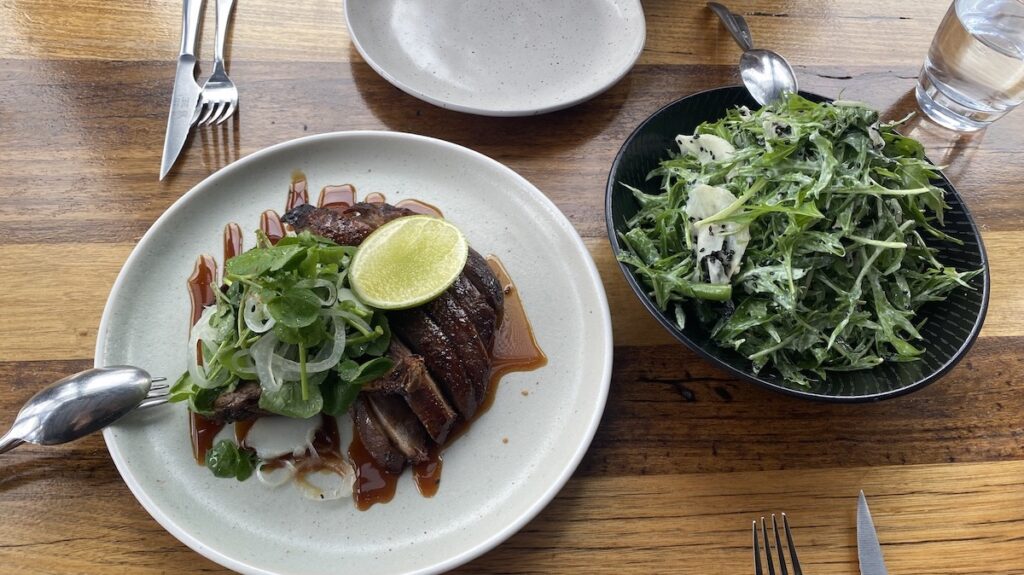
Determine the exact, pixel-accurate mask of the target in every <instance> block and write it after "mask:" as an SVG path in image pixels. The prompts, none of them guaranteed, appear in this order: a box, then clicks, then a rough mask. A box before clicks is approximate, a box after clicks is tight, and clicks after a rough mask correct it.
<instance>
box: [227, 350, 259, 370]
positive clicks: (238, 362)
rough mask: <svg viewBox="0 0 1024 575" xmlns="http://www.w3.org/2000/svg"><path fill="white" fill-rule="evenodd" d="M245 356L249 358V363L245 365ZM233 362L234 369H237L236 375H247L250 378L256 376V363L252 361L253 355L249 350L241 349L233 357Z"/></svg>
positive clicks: (246, 362)
mask: <svg viewBox="0 0 1024 575" xmlns="http://www.w3.org/2000/svg"><path fill="white" fill-rule="evenodd" d="M243 356H245V357H246V358H248V359H249V361H245V362H244V363H243V361H244V358H243ZM231 362H232V363H233V364H234V365H233V367H234V368H235V373H238V374H239V375H247V376H250V377H255V376H256V363H255V361H254V360H253V359H252V355H251V354H250V353H249V350H247V349H240V350H238V351H236V352H235V353H234V354H232V356H231Z"/></svg>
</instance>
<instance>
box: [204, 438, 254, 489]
mask: <svg viewBox="0 0 1024 575" xmlns="http://www.w3.org/2000/svg"><path fill="white" fill-rule="evenodd" d="M258 464H259V458H258V457H256V453H255V452H254V451H252V450H249V449H239V447H238V446H237V445H235V443H234V442H233V441H230V440H227V439H222V440H220V441H218V442H217V444H216V445H214V446H213V447H212V448H210V449H209V450H208V451H207V452H206V467H207V468H209V469H210V471H211V472H213V475H214V476H216V477H222V478H228V477H234V478H235V479H237V480H238V481H245V480H246V479H249V477H250V476H252V472H253V471H254V470H255V469H256V465H258Z"/></svg>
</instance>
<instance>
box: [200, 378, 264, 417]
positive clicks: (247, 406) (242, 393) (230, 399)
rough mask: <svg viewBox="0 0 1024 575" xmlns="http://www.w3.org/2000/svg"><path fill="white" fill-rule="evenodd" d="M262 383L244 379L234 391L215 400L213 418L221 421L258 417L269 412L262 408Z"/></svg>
mask: <svg viewBox="0 0 1024 575" xmlns="http://www.w3.org/2000/svg"><path fill="white" fill-rule="evenodd" d="M261 393H263V390H262V388H260V384H259V383H257V382H255V381H243V382H241V383H240V384H239V385H238V387H236V388H235V389H234V391H228V392H225V393H222V394H220V395H218V396H217V399H215V400H213V416H212V419H214V420H216V421H219V422H221V423H231V422H233V421H243V420H246V419H256V418H257V417H260V416H263V415H269V413H268V412H266V411H264V410H262V409H260V394H261Z"/></svg>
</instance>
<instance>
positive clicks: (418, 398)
mask: <svg viewBox="0 0 1024 575" xmlns="http://www.w3.org/2000/svg"><path fill="white" fill-rule="evenodd" d="M388 355H389V356H390V357H391V359H392V360H393V361H394V362H395V367H394V369H392V370H391V371H390V372H389V373H388V374H387V375H385V376H384V377H382V378H380V379H378V380H376V381H373V382H370V383H368V384H366V386H364V387H363V389H364V390H365V391H368V392H380V393H393V394H397V395H400V396H402V397H403V398H405V402H406V403H407V404H408V405H409V408H410V409H411V410H412V412H413V413H414V414H416V417H417V418H418V419H419V420H420V423H422V424H423V427H424V428H425V429H426V430H427V434H428V435H430V438H431V439H433V440H434V441H435V442H436V443H438V444H444V442H445V440H447V439H448V433H449V432H450V431H451V429H452V426H453V425H454V424H455V420H456V419H457V418H458V414H456V413H455V410H454V409H452V407H451V406H450V405H448V401H447V400H446V399H445V398H444V394H443V393H442V392H441V389H440V388H438V386H437V382H435V381H434V378H433V377H431V376H430V372H429V371H427V366H426V364H424V363H423V358H422V357H421V356H418V355H414V354H413V353H412V352H411V351H409V348H407V347H405V344H403V343H402V342H401V341H399V340H398V338H393V339H392V340H391V347H390V348H389V349H388Z"/></svg>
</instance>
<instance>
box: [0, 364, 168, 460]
mask: <svg viewBox="0 0 1024 575" xmlns="http://www.w3.org/2000/svg"><path fill="white" fill-rule="evenodd" d="M161 381H164V378H162V377H158V378H152V377H150V375H149V373H147V372H146V371H145V370H142V369H139V368H137V367H131V366H127V365H119V366H114V367H100V368H95V369H87V370H85V371H83V372H80V373H76V374H74V375H70V376H68V377H65V378H64V379H62V380H60V381H58V382H56V383H54V384H52V385H50V386H49V387H46V388H44V389H42V390H40V391H39V393H37V394H35V395H33V396H32V399H29V400H28V403H26V404H25V406H24V407H22V408H21V411H19V412H18V417H16V418H15V419H14V425H13V426H12V427H11V430H10V431H8V432H7V433H6V434H4V436H3V437H0V453H4V452H6V451H10V450H11V449H14V448H15V447H17V446H19V445H21V444H22V443H25V442H29V443H35V444H37V445H55V444H58V443H67V442H69V441H73V440H75V439H78V438H79V437H84V436H86V435H89V434H90V433H92V432H94V431H98V430H99V429H102V428H104V427H106V426H108V425H110V424H111V423H114V422H115V421H117V420H118V419H120V418H121V417H122V416H124V415H125V414H127V413H128V412H130V411H132V410H133V409H136V408H138V407H150V406H153V405H159V404H161V403H164V402H166V401H167V396H168V391H169V390H168V386H167V384H166V383H162V384H158V385H153V383H155V382H161Z"/></svg>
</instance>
